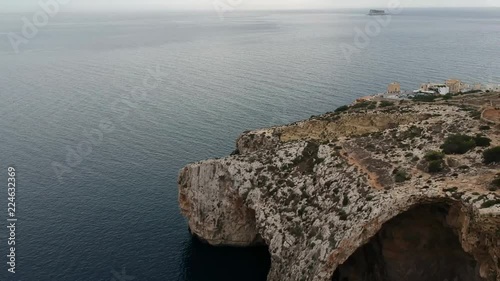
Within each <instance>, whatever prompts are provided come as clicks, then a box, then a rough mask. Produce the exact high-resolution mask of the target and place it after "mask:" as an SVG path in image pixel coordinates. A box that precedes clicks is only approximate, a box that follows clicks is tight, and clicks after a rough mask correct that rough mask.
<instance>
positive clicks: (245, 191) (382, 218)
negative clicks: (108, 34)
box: [179, 94, 500, 281]
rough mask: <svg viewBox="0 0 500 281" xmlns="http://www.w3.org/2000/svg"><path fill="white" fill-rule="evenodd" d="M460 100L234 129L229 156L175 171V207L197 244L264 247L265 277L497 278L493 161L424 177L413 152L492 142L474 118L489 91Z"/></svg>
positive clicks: (473, 157) (471, 158) (421, 154)
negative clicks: (457, 139)
mask: <svg viewBox="0 0 500 281" xmlns="http://www.w3.org/2000/svg"><path fill="white" fill-rule="evenodd" d="M470 98H471V100H470V101H471V102H470V103H474V104H470V105H467V100H465V101H454V100H452V101H448V102H437V103H429V104H417V103H413V102H404V103H402V104H399V105H397V106H388V107H380V106H379V107H378V108H376V109H370V110H368V109H366V108H359V107H358V109H351V110H349V111H347V112H343V113H327V114H325V115H322V116H317V117H314V118H311V119H310V120H306V121H302V122H297V123H294V124H291V125H287V126H282V127H275V128H268V129H261V130H257V131H249V132H245V133H244V134H243V135H242V136H241V137H240V138H239V139H238V140H237V151H238V152H239V153H236V154H235V155H232V156H229V157H227V158H224V159H218V160H207V161H202V162H198V163H193V164H190V165H188V166H186V167H185V168H183V169H182V170H181V173H180V175H179V202H180V206H181V211H182V213H183V214H184V215H185V216H186V217H187V219H188V223H189V227H190V229H191V231H192V233H193V234H194V235H196V236H198V237H200V238H201V239H202V240H204V241H206V242H208V243H209V244H212V245H231V246H251V245H255V244H260V243H265V244H267V245H268V247H269V251H270V254H271V260H272V264H271V270H270V272H269V276H268V280H270V281H278V280H314V281H327V280H340V281H379V280H384V281H392V280H409V281H412V280H431V281H432V280H436V281H438V280H439V281H442V280H449V281H454V280H457V281H461V280H464V281H465V280H467V281H475V280H478V281H479V280H481V281H483V280H486V281H494V280H497V281H499V280H500V261H499V258H500V239H499V238H500V194H499V192H498V191H495V190H494V189H492V187H491V182H492V180H493V179H494V178H495V177H496V174H497V173H498V172H499V165H498V164H490V165H485V164H483V163H482V151H483V150H484V148H482V147H476V148H474V149H472V150H470V151H469V152H467V153H465V154H463V155H448V156H446V158H445V159H444V160H443V163H442V165H443V167H441V168H442V169H441V170H440V172H436V173H432V174H431V173H429V172H428V166H429V163H428V162H429V161H428V160H426V157H425V155H426V153H427V152H428V151H430V150H439V149H440V145H441V144H442V143H443V140H444V138H445V137H447V136H449V135H450V134H455V133H467V134H471V135H475V134H478V133H482V134H484V135H485V136H487V137H489V138H490V139H491V140H492V143H491V145H495V146H496V145H500V143H499V141H500V138H499V137H498V135H499V131H500V128H499V126H498V124H494V123H489V124H488V127H490V129H488V130H485V127H486V126H485V125H486V123H485V122H487V121H485V120H483V119H481V114H480V110H481V101H482V102H483V103H487V104H489V105H491V103H498V94H490V95H488V96H486V95H483V96H481V97H477V96H471V97H470ZM481 99H484V100H481ZM478 103H479V104H478ZM368 260H370V261H371V262H370V263H369V262H368ZM363 274H364V275H363Z"/></svg>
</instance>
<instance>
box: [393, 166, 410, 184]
mask: <svg viewBox="0 0 500 281" xmlns="http://www.w3.org/2000/svg"><path fill="white" fill-rule="evenodd" d="M409 179H411V177H410V175H408V173H407V172H406V171H405V170H402V169H397V170H396V171H395V174H394V180H395V181H396V182H405V181H407V180H409Z"/></svg>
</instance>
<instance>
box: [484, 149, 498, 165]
mask: <svg viewBox="0 0 500 281" xmlns="http://www.w3.org/2000/svg"><path fill="white" fill-rule="evenodd" d="M483 158H484V163H486V164H491V163H500V146H495V147H493V148H490V149H487V150H485V151H484V152H483Z"/></svg>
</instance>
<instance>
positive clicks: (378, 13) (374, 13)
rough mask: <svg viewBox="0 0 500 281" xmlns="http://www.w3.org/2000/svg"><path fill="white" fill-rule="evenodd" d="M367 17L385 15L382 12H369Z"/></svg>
mask: <svg viewBox="0 0 500 281" xmlns="http://www.w3.org/2000/svg"><path fill="white" fill-rule="evenodd" d="M368 15H369V16H380V15H387V13H386V12H385V11H384V10H370V12H369V13H368Z"/></svg>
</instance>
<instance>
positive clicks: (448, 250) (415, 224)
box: [331, 200, 500, 281]
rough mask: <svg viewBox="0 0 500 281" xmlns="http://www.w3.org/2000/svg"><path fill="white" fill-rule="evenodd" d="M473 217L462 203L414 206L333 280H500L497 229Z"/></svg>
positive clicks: (345, 264) (358, 251)
mask: <svg viewBox="0 0 500 281" xmlns="http://www.w3.org/2000/svg"><path fill="white" fill-rule="evenodd" d="M474 219H478V218H477V216H475V215H474V212H473V210H472V208H470V207H467V206H465V205H463V204H462V203H459V202H453V201H444V200H443V201H439V202H425V203H421V204H415V205H414V206H412V207H411V208H409V209H408V210H406V211H404V212H402V213H400V214H399V215H397V216H395V217H393V218H392V219H389V220H388V221H387V222H385V223H384V224H383V225H382V226H381V228H380V229H379V230H378V232H377V233H374V234H373V235H372V236H371V238H370V239H369V241H367V243H366V244H364V245H362V246H361V247H359V248H358V249H356V250H355V252H354V253H352V254H351V255H350V256H349V257H348V258H347V260H345V262H343V264H340V265H338V267H337V268H336V270H335V271H334V273H333V277H332V278H331V280H333V281H400V280H405V281H417V280H418V281H420V280H427V281H445V280H448V281H495V280H500V275H499V270H498V256H499V247H498V246H497V243H498V238H499V237H498V234H497V233H496V231H497V230H492V229H488V227H487V226H486V227H485V228H482V227H481V225H480V224H478V223H477V222H474V223H471V221H472V220H474ZM491 231H495V232H493V233H492V232H491ZM497 276H498V277H497Z"/></svg>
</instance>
